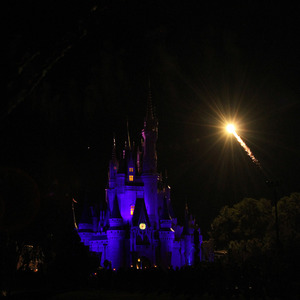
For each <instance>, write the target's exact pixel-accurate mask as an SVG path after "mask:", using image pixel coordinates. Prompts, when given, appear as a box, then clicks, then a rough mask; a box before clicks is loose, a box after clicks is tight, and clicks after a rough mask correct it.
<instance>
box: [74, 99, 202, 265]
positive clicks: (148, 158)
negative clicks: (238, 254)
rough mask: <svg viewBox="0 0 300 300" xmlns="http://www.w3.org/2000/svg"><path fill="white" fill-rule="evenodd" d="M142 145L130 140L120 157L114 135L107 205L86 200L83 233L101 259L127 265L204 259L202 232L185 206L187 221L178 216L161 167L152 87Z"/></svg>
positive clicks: (82, 235)
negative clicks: (158, 166) (89, 204)
mask: <svg viewBox="0 0 300 300" xmlns="http://www.w3.org/2000/svg"><path fill="white" fill-rule="evenodd" d="M142 137H143V140H142V145H141V146H140V147H136V146H135V145H131V144H130V140H129V138H128V141H126V143H125V148H124V150H123V153H122V157H120V158H117V155H116V144H115V141H114V144H113V151H112V158H111V160H110V162H109V171H108V186H107V189H106V199H105V200H106V201H105V205H102V206H101V208H100V209H97V210H96V208H95V207H88V206H86V207H85V209H84V211H83V214H82V218H81V220H80V223H79V224H78V234H79V236H80V238H81V241H82V242H83V243H84V244H85V245H86V246H88V247H89V249H90V251H92V252H94V253H96V254H97V255H98V256H99V259H100V264H101V265H102V266H103V265H104V264H105V263H104V262H105V261H108V262H110V263H111V267H112V268H113V269H120V268H122V267H124V268H129V267H134V268H148V267H156V266H159V267H163V268H169V267H173V268H176V267H179V268H180V267H183V266H187V265H193V264H194V263H195V262H196V261H201V244H202V236H201V234H200V230H199V228H197V227H196V225H195V222H194V220H193V218H192V217H191V215H190V214H189V213H188V209H187V206H186V208H185V224H184V225H183V226H180V225H179V224H177V219H176V217H175V216H174V213H173V210H172V206H171V199H170V187H169V186H168V185H167V183H166V179H164V178H162V176H161V175H160V174H159V173H158V172H157V153H156V142H157V137H158V121H157V119H156V118H155V116H154V115H153V110H152V102H151V95H150V93H149V96H148V103H147V113H146V117H145V119H144V128H143V130H142Z"/></svg>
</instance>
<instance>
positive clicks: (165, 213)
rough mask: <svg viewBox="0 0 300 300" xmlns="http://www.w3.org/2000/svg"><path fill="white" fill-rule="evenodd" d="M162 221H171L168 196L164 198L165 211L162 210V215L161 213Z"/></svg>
mask: <svg viewBox="0 0 300 300" xmlns="http://www.w3.org/2000/svg"><path fill="white" fill-rule="evenodd" d="M161 219H162V220H171V216H170V211H169V208H168V203H167V197H166V196H165V197H164V200H163V209H162V213H161Z"/></svg>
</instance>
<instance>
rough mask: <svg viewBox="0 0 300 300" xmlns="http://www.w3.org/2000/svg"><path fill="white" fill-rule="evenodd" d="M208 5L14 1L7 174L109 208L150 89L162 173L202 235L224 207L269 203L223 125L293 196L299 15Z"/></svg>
mask: <svg viewBox="0 0 300 300" xmlns="http://www.w3.org/2000/svg"><path fill="white" fill-rule="evenodd" d="M53 2H54V3H53ZM61 2H63V4H62V3H61ZM211 2H212V3H207V1H205V2H204V1H48V0H45V1H26V3H25V1H14V2H13V3H10V4H9V7H8V8H5V9H3V11H5V12H6V15H7V20H8V21H7V24H8V42H7V46H8V47H7V48H8V53H7V57H3V60H4V61H3V62H4V63H7V62H8V63H9V68H8V74H6V76H5V77H6V79H7V80H6V84H7V90H8V97H7V101H3V102H2V103H1V127H0V128H1V137H2V143H1V144H2V147H1V152H2V154H1V165H2V166H5V167H12V168H19V169H22V170H24V171H25V172H26V173H27V174H28V175H29V176H30V177H32V178H33V179H34V180H35V181H36V183H37V185H38V186H39V189H40V191H41V194H42V195H44V194H45V193H47V192H48V191H49V190H51V187H52V186H53V182H56V183H58V184H60V185H61V186H63V188H64V189H65V190H66V192H67V193H69V194H71V195H74V196H75V197H79V198H80V197H81V196H80V195H81V194H82V190H84V189H92V190H96V189H98V193H97V197H99V199H101V198H103V197H104V188H105V185H106V179H107V163H108V160H109V159H110V154H111V147H112V138H113V135H114V133H115V134H116V139H117V143H119V150H121V147H122V146H123V144H124V139H125V135H126V120H127V118H128V121H129V128H130V134H131V137H132V139H133V140H135V141H136V142H139V140H140V130H141V129H142V126H143V117H144V115H145V109H146V100H147V93H148V81H149V78H150V81H151V91H152V98H153V103H154V105H155V110H156V115H157V117H158V119H159V140H158V145H157V148H158V165H159V170H160V171H163V172H164V170H165V169H166V170H167V172H168V178H169V182H170V185H171V187H172V199H173V206H174V209H175V211H176V212H177V213H178V214H179V215H180V214H182V213H183V208H184V203H185V201H187V202H188V203H189V205H190V208H191V211H192V213H194V215H195V216H196V219H197V222H198V224H199V225H200V227H202V228H203V231H207V230H208V228H209V224H210V223H211V221H212V219H213V218H214V217H215V216H216V215H217V213H218V211H219V210H220V208H221V207H222V206H224V205H232V204H234V203H236V202H237V201H239V200H241V199H243V198H244V197H256V198H260V197H272V191H270V190H269V189H268V188H267V187H266V185H265V183H264V178H263V177H262V176H261V174H260V172H259V170H258V168H257V167H256V166H255V164H254V163H253V162H252V161H251V160H250V158H249V157H248V156H247V154H246V153H245V151H244V150H243V149H242V147H241V146H240V145H239V144H238V142H237V141H236V140H235V138H234V137H230V136H228V135H226V134H224V130H223V127H224V125H225V123H226V120H233V121H235V123H236V124H237V133H238V134H239V135H240V136H241V137H242V139H243V140H244V141H245V142H246V144H247V145H248V147H249V148H250V149H251V151H252V152H253V154H254V156H255V157H256V158H257V159H258V160H259V162H260V163H261V166H262V168H263V170H264V172H266V174H267V178H270V179H272V180H279V181H280V185H279V188H278V193H279V195H288V194H290V193H291V192H296V191H298V192H299V172H300V159H299V150H300V149H299V138H298V137H299V128H300V124H299V123H300V121H299V115H300V104H299V79H300V77H299V67H300V59H299V47H298V44H299V42H300V41H299V39H300V38H299V36H300V35H299V20H298V19H299V18H298V14H297V12H298V9H297V7H293V6H292V5H291V6H290V7H288V6H283V5H279V4H276V5H275V4H274V5H272V6H270V5H269V4H266V3H265V1H262V2H259V3H257V4H254V3H252V1H242V2H237V4H231V5H230V4H229V3H228V2H226V3H225V2H224V4H222V5H220V4H219V3H217V2H213V1H211Z"/></svg>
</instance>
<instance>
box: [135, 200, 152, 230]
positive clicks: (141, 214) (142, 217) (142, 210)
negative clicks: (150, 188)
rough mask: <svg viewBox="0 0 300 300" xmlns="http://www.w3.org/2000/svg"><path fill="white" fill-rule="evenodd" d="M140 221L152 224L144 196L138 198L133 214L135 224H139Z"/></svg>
mask: <svg viewBox="0 0 300 300" xmlns="http://www.w3.org/2000/svg"><path fill="white" fill-rule="evenodd" d="M140 223H145V224H146V225H147V227H149V226H150V221H149V217H148V214H147V210H146V205H145V201H144V198H137V199H136V201H135V208H134V213H133V216H132V225H133V226H138V225H139V224H140Z"/></svg>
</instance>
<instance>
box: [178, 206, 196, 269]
mask: <svg viewBox="0 0 300 300" xmlns="http://www.w3.org/2000/svg"><path fill="white" fill-rule="evenodd" d="M181 244H182V247H181V248H182V249H183V253H182V254H183V256H184V258H183V261H184V264H185V265H186V266H191V265H192V264H193V263H194V252H195V247H194V230H193V229H192V228H190V215H189V212H188V206H187V204H186V207H185V223H184V226H183V231H182V240H181Z"/></svg>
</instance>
